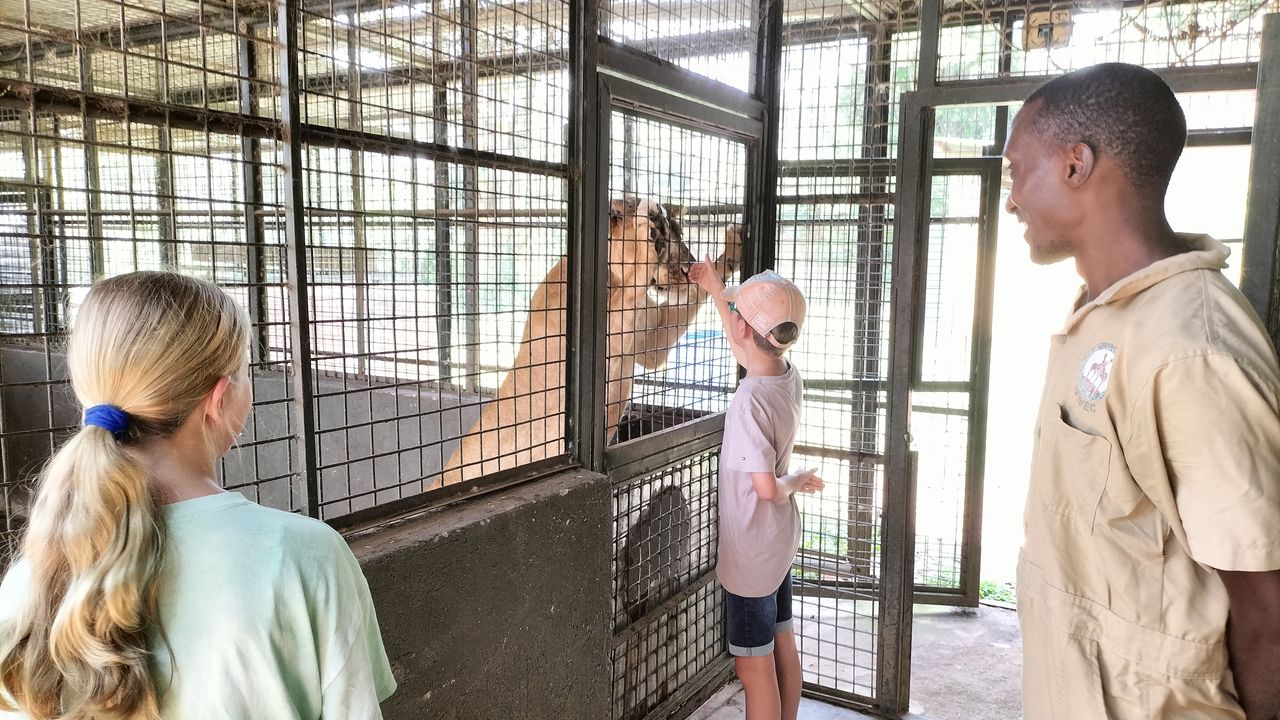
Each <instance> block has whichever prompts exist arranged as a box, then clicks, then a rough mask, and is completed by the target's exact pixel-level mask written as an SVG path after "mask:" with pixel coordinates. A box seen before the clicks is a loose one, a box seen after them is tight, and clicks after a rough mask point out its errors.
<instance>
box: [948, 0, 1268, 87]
mask: <svg viewBox="0 0 1280 720" xmlns="http://www.w3.org/2000/svg"><path fill="white" fill-rule="evenodd" d="M1277 7H1278V6H1277V4H1276V3H1275V2H1274V0H1210V1H1208V2H1201V1H1199V0H1191V1H1187V2H1152V1H1144V2H1137V3H1130V2H1120V1H1119V0H1112V1H1109V2H1090V3H1071V2H1037V1H1032V2H1011V1H1009V0H1005V1H1004V2H995V3H986V2H981V3H980V2H968V1H967V0H963V1H961V2H950V1H947V2H944V4H943V8H942V24H943V27H942V29H941V31H940V33H939V37H938V79H939V80H971V79H978V78H992V77H1026V76H1037V75H1057V74H1060V73H1064V72H1067V71H1070V70H1076V69H1079V68H1082V67H1085V66H1088V65H1093V64H1096V63H1100V62H1129V63H1135V64H1139V65H1144V66H1146V67H1150V68H1161V67H1171V66H1182V67H1185V66H1196V65H1202V66H1209V65H1232V64H1241V63H1248V62H1256V61H1257V59H1258V46H1259V39H1260V38H1261V33H1262V17H1263V15H1265V14H1266V13H1268V12H1275V10H1276V8H1277Z"/></svg>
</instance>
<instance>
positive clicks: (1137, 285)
mask: <svg viewBox="0 0 1280 720" xmlns="http://www.w3.org/2000/svg"><path fill="white" fill-rule="evenodd" d="M1177 236H1178V238H1180V239H1181V240H1182V241H1183V242H1184V243H1186V246H1187V248H1188V249H1187V251H1186V252H1181V253H1178V254H1177V255H1173V256H1171V257H1167V258H1164V259H1163V260H1157V261H1155V262H1153V263H1151V264H1150V265H1148V266H1146V267H1144V268H1142V269H1141V270H1138V271H1137V272H1134V273H1132V274H1130V275H1127V276H1125V277H1123V278H1121V279H1120V280H1118V281H1116V282H1115V284H1113V285H1112V286H1111V287H1109V288H1107V289H1106V290H1103V291H1102V292H1101V293H1099V294H1098V297H1096V298H1094V299H1093V300H1091V301H1089V302H1084V299H1085V298H1086V297H1088V292H1089V288H1088V287H1085V286H1081V287H1080V292H1078V293H1077V294H1076V301H1075V303H1073V304H1072V307H1073V308H1075V310H1073V311H1072V312H1071V315H1070V316H1068V317H1067V323H1066V325H1064V326H1063V328H1062V330H1061V331H1059V332H1058V334H1059V335H1066V334H1067V333H1069V332H1071V330H1072V329H1073V328H1075V326H1076V325H1078V324H1080V321H1081V320H1083V319H1084V317H1085V316H1086V315H1088V314H1089V312H1090V311H1092V310H1093V309H1094V308H1098V307H1101V306H1103V305H1106V304H1108V303H1113V302H1116V301H1118V300H1124V299H1125V298H1130V297H1133V296H1134V295H1137V294H1138V293H1140V292H1142V291H1143V290H1146V289H1147V288H1149V287H1151V286H1153V285H1156V284H1158V283H1160V282H1162V281H1164V280H1168V279H1169V278H1171V277H1173V276H1174V275H1179V274H1181V273H1184V272H1188V271H1190V270H1221V269H1222V268H1224V267H1226V266H1227V256H1229V255H1230V254H1231V250H1230V249H1229V248H1227V246H1226V245H1223V244H1222V243H1221V242H1218V241H1217V240H1214V239H1213V238H1211V237H1209V236H1208V235H1190V234H1185V233H1178V235H1177Z"/></svg>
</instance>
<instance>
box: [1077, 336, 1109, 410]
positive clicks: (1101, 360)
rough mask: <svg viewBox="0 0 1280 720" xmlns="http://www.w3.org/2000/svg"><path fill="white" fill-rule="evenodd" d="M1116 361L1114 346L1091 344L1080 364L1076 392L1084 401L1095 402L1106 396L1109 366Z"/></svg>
mask: <svg viewBox="0 0 1280 720" xmlns="http://www.w3.org/2000/svg"><path fill="white" fill-rule="evenodd" d="M1115 361H1116V346H1115V345H1112V344H1111V343H1098V344H1097V345H1094V346H1093V349H1092V350H1090V351H1089V354H1088V355H1085V356H1084V362H1083V363H1081V365H1080V381H1079V383H1078V384H1077V385H1076V394H1077V395H1079V396H1080V399H1081V400H1083V401H1085V402H1096V401H1098V400H1101V399H1102V398H1104V397H1106V395H1107V387H1108V386H1110V385H1111V366H1112V364H1114V363H1115Z"/></svg>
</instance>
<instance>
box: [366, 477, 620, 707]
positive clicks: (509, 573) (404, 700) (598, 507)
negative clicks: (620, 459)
mask: <svg viewBox="0 0 1280 720" xmlns="http://www.w3.org/2000/svg"><path fill="white" fill-rule="evenodd" d="M611 498H612V496H611V494H610V490H609V481H608V480H607V478H605V477H604V476H601V475H595V474H592V473H586V472H581V471H574V472H567V473H562V474H559V475H555V476H552V477H549V478H546V479H543V480H538V481H535V482H532V483H528V484H526V485H522V486H520V487H517V488H514V489H512V490H509V491H506V492H503V493H498V494H495V495H493V496H485V497H481V498H477V499H476V500H474V501H471V502H466V503H461V504H460V505H458V506H456V507H451V508H444V509H442V510H439V511H434V512H431V513H428V514H426V515H423V516H421V517H417V518H414V519H412V520H408V521H404V522H399V523H395V524H392V525H388V526H384V527H379V528H376V529H373V530H369V531H365V532H362V533H359V534H358V535H356V536H354V537H352V538H351V539H350V540H351V546H352V550H353V551H354V552H355V554H356V557H357V558H358V559H359V560H360V563H361V565H362V566H363V567H364V571H365V576H366V577H367V578H368V580H369V587H370V590H371V591H372V593H373V599H374V604H375V605H376V607H377V610H378V620H379V623H380V624H381V626H382V635H383V639H384V641H385V643H386V646H387V654H388V656H389V657H390V658H391V665H392V669H393V671H394V672H395V676H396V681H397V682H398V683H399V686H400V687H399V689H398V690H397V691H396V694H395V695H393V696H392V697H391V699H389V700H388V701H387V702H386V703H384V705H383V712H384V713H385V715H386V717H387V718H388V719H390V720H397V719H404V720H409V719H410V718H412V719H414V720H416V719H418V718H433V719H435V718H459V719H462V718H466V719H468V720H486V719H489V718H493V719H495V720H498V719H501V720H506V719H508V718H510V719H512V720H519V719H522V718H529V719H531V720H532V719H533V718H538V719H539V720H541V719H542V718H557V719H561V718H563V719H564V720H578V719H580V720H601V718H607V717H609V715H610V693H611V681H612V678H611V672H612V671H611V662H610V650H611V644H610V643H611V628H610V625H609V624H610V618H611V616H612V609H613V608H612V603H613V595H612V587H613V585H612V580H611V576H612V573H611V570H610V568H611V562H612V551H613V522H612V517H613V516H612V513H611V509H610V508H611Z"/></svg>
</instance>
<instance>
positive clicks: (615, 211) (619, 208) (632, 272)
mask: <svg viewBox="0 0 1280 720" xmlns="http://www.w3.org/2000/svg"><path fill="white" fill-rule="evenodd" d="M683 210H684V208H682V207H681V206H678V205H660V204H658V203H656V202H653V201H651V200H635V199H632V198H629V199H626V200H614V201H613V202H612V203H610V205H609V275H610V278H609V279H610V285H611V286H613V287H629V288H634V289H640V288H643V289H644V291H645V294H646V295H648V297H649V299H650V301H652V302H655V303H659V304H663V303H666V302H668V301H669V299H670V297H671V291H672V290H673V289H674V288H675V287H676V286H679V285H682V284H688V282H689V276H688V273H689V267H690V266H691V265H692V264H693V263H694V261H695V258H694V257H693V253H691V252H690V251H689V247H688V246H687V245H685V244H684V233H683V230H682V229H681V227H680V221H679V217H680V215H681V214H682V212H683Z"/></svg>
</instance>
